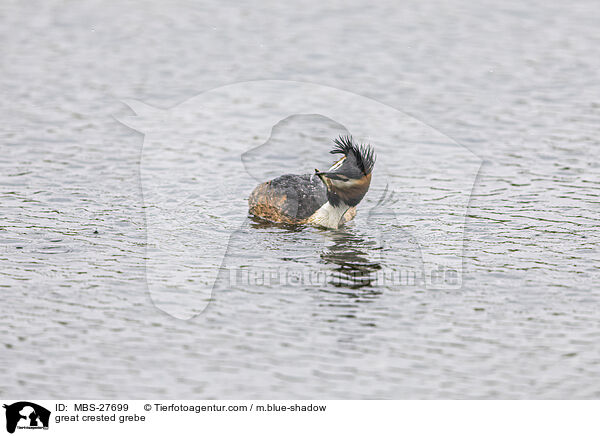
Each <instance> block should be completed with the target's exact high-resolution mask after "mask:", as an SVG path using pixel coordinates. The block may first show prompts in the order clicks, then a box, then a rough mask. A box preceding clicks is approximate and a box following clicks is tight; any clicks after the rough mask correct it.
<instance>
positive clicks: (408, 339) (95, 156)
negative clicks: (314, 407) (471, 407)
mask: <svg viewBox="0 0 600 436" xmlns="http://www.w3.org/2000/svg"><path fill="white" fill-rule="evenodd" d="M0 8H1V9H2V14H0V15H1V16H2V19H1V21H0V34H1V37H2V41H4V44H3V56H2V58H1V59H0V70H1V71H2V75H1V76H0V87H1V89H2V91H3V97H4V98H3V99H2V100H1V101H0V114H1V115H2V120H3V125H2V128H1V129H0V135H1V141H0V144H1V146H2V154H1V155H0V185H1V191H0V198H1V203H0V204H1V205H2V221H1V222H0V248H1V252H0V266H1V268H0V287H1V292H2V312H1V313H2V319H3V322H2V324H1V325H0V346H1V347H2V352H1V353H0V368H2V370H3V374H4V377H3V378H2V380H1V381H0V396H3V397H12V398H25V397H31V398H45V397H53V398H68V397H77V398H98V397H101V398H118V397H128V398H148V397H164V398H289V397H295V398H597V397H598V396H599V395H600V383H599V382H597V380H600V353H599V352H600V345H599V344H600V320H599V316H598V314H599V311H598V309H599V303H600V286H599V284H600V280H599V266H600V256H599V254H598V248H597V247H598V242H599V237H598V231H597V228H598V204H599V201H598V196H597V193H598V187H599V183H600V179H599V174H600V165H599V164H598V160H597V153H596V152H595V151H596V150H595V147H597V146H598V139H597V138H598V117H599V116H600V97H599V95H600V93H599V91H600V85H599V83H598V74H597V71H598V70H599V68H600V56H598V55H599V53H598V47H599V43H600V36H599V35H598V32H597V25H596V23H597V22H599V18H600V17H599V15H600V10H599V8H598V7H597V5H595V4H594V2H591V1H589V2H588V1H579V2H575V3H574V4H571V5H569V7H558V6H556V7H555V6H550V5H547V4H545V3H544V2H529V3H522V2H508V3H507V2H502V4H501V5H498V4H481V5H474V4H471V3H470V2H460V1H452V2H450V3H448V2H445V3H441V2H440V3H435V2H415V3H414V4H410V5H405V6H396V5H395V4H394V3H393V2H390V3H389V4H387V5H381V6H379V7H374V6H367V5H366V4H363V3H359V2H356V3H352V4H348V2H339V3H335V4H331V3H328V4H323V3H316V4H314V5H313V7H311V8H308V7H307V8H302V9H294V8H293V7H292V6H291V5H284V4H282V3H273V4H271V5H265V8H264V10H259V9H257V8H256V7H255V6H254V5H251V4H246V5H233V4H232V5H220V4H219V3H216V2H215V3H206V4H204V5H203V6H190V5H184V4H169V6H167V5H166V4H164V5H163V4H162V3H160V2H156V3H148V4H144V6H143V7H142V6H140V5H136V4H129V5H116V4H112V5H111V4H106V3H104V2H97V3H87V4H86V5H85V7H84V6H83V5H78V4H73V3H65V2H60V1H54V2H40V3H39V4H33V3H27V4H25V3H23V4H20V3H16V2H14V3H10V2H4V3H3V4H2V6H0ZM273 78H276V79H285V80H297V81H302V82H312V83H316V84H320V85H327V86H331V87H334V88H339V89H345V90H349V91H352V92H353V93H356V94H358V95H362V96H366V97H369V98H371V99H375V100H377V101H380V102H382V103H385V104H387V105H390V106H392V107H394V108H397V109H399V110H401V111H403V112H405V113H407V114H408V115H410V116H412V117H415V118H416V119H418V120H420V121H422V122H423V123H424V125H427V126H430V128H431V130H432V131H435V132H441V133H442V134H444V135H447V136H448V137H451V138H452V139H453V140H455V141H456V142H457V143H459V144H461V145H462V146H464V147H466V148H467V149H469V150H471V151H472V152H473V153H475V154H476V155H477V156H479V157H480V158H481V159H482V160H483V165H482V167H481V170H480V171H479V173H478V176H477V179H476V183H475V185H474V188H473V192H472V195H471V196H470V202H469V209H468V215H467V217H466V221H465V232H464V239H465V246H464V252H463V256H462V259H463V274H462V287H461V288H460V289H445V290H431V289H427V288H425V287H423V286H419V285H418V284H417V285H412V286H402V287H394V286H382V285H374V284H373V283H372V282H371V280H370V279H371V277H372V276H373V274H375V273H377V271H381V270H385V269H386V268H393V267H397V266H406V265H411V266H414V267H415V268H417V269H418V268H419V267H420V265H421V259H422V253H421V247H420V245H419V243H418V241H415V238H414V234H415V228H414V226H413V224H414V222H415V221H418V220H419V219H421V218H426V217H427V216H429V217H430V214H425V213H424V210H422V209H413V208H410V207H407V208H406V209H407V211H406V214H403V215H400V216H396V217H395V219H396V221H398V222H399V223H400V224H399V225H398V226H395V225H394V226H390V225H389V221H388V215H386V214H382V215H378V216H377V217H376V218H377V219H375V220H372V221H370V220H368V219H367V218H368V216H369V214H368V211H369V210H371V208H372V206H373V205H374V204H376V202H377V200H378V198H379V194H380V192H381V189H383V187H381V186H374V189H373V190H372V192H370V193H369V196H368V197H367V198H366V199H365V201H364V204H361V206H360V207H359V215H358V216H357V219H356V222H355V223H353V224H352V225H350V226H348V227H347V228H346V229H343V230H340V231H337V232H332V231H324V230H318V229H313V228H287V227H277V226H264V225H263V224H261V223H257V222H254V221H252V220H249V219H246V216H245V215H243V214H242V216H241V218H240V219H241V221H240V222H241V223H242V224H243V225H241V226H239V227H237V228H236V229H237V230H236V231H235V232H233V237H232V240H231V241H232V242H231V244H230V245H229V247H228V256H227V265H234V266H238V267H239V266H240V265H242V266H243V265H244V263H246V264H247V265H250V266H252V265H257V264H258V265H260V266H261V268H265V269H280V268H284V269H289V270H292V271H298V270H300V271H306V270H309V271H322V272H325V273H328V274H330V277H333V278H335V280H332V281H327V282H325V283H315V284H311V285H303V284H288V285H286V286H277V285H274V284H269V285H258V284H255V285H253V286H246V285H235V286H228V287H222V288H220V289H217V290H218V292H215V295H214V299H213V301H212V302H211V303H210V304H209V306H208V308H207V309H206V310H205V311H204V312H203V313H202V314H200V315H198V316H196V317H194V318H192V319H190V320H180V319H177V318H174V317H172V316H170V315H168V314H166V313H165V312H163V311H160V310H158V309H157V307H156V306H155V304H154V303H153V301H152V299H151V294H150V292H149V290H148V284H147V280H146V271H145V265H146V262H147V259H148V253H147V248H146V241H147V236H148V234H147V221H146V217H147V213H146V212H147V210H148V208H149V207H152V206H156V205H153V204H152V203H148V199H147V198H146V199H145V200H146V201H144V199H143V197H142V186H141V184H140V180H141V179H140V156H141V152H140V150H141V146H142V143H143V142H144V136H143V135H142V134H140V133H136V132H134V131H132V130H131V129H130V128H128V127H126V126H125V125H123V124H121V123H119V122H118V121H116V120H115V117H116V118H119V119H122V118H124V117H127V116H129V115H131V111H130V110H129V109H128V108H127V107H126V106H125V105H124V104H123V103H121V102H120V100H122V99H127V98H135V99H139V100H142V101H145V102H147V103H149V104H153V105H155V106H158V107H161V108H170V107H173V106H175V105H178V104H180V103H181V102H183V101H185V100H187V99H189V98H192V97H194V96H196V95H198V94H200V93H201V92H203V91H206V90H210V89H212V88H215V87H218V86H222V85H226V84H230V83H236V82H241V81H247V80H258V79H273ZM234 97H235V96H234ZM272 98H273V100H274V101H275V100H277V99H279V98H280V96H278V95H273V96H272ZM228 103H229V104H230V106H231V108H236V107H238V105H243V104H245V102H244V101H235V98H233V97H232V100H231V101H230V102H228ZM192 121H193V122H192V125H193V123H195V120H192ZM258 121H259V120H256V119H254V118H253V117H252V114H248V119H247V120H245V124H244V125H243V126H241V127H240V132H243V129H244V128H245V127H246V126H252V125H253V124H255V123H257V122H258ZM198 125H202V129H201V130H202V134H204V135H209V136H210V135H213V136H215V137H216V136H218V133H219V132H222V131H223V126H217V125H214V124H210V123H208V124H206V123H204V124H202V123H201V121H198ZM280 127H281V128H282V130H281V132H282V133H281V134H280V135H279V136H277V135H275V134H274V136H273V137H274V139H275V140H276V143H277V144H278V146H279V147H280V148H279V149H278V150H282V153H281V154H280V155H279V156H278V155H277V154H275V155H273V156H269V155H268V154H267V155H265V154H258V155H254V157H255V159H252V157H253V156H252V155H248V158H249V160H248V161H247V162H246V164H247V165H249V166H250V170H249V172H250V173H251V175H252V176H255V174H253V173H252V171H254V169H258V170H260V171H261V173H260V174H261V175H263V176H267V175H268V176H273V175H278V174H277V172H278V170H279V169H283V168H285V167H286V165H289V164H290V159H293V156H294V155H295V153H294V152H295V148H294V147H296V145H295V144H298V142H293V143H292V141H290V143H287V142H286V141H285V139H286V138H300V137H302V138H305V139H304V140H305V141H306V143H307V144H308V143H312V142H318V141H320V140H321V139H322V138H324V137H326V136H328V135H329V134H330V133H331V134H333V133H338V132H340V131H343V129H349V130H352V129H353V126H347V125H344V126H340V125H338V124H335V123H331V122H330V121H328V120H326V119H323V118H320V117H308V118H307V117H295V118H293V119H290V120H287V122H286V123H284V124H283V125H282V126H280ZM191 128H192V127H190V129H191ZM384 129H385V128H384ZM234 131H235V132H234V133H238V132H237V131H236V130H235V129H234ZM188 133H189V132H188ZM241 134H242V133H240V135H241ZM397 135H398V138H399V139H402V138H404V137H407V135H408V133H406V132H397ZM408 136H409V135H408ZM186 137H187V136H186ZM277 141H278V142H277ZM384 146H385V145H384V144H382V145H381V147H384ZM429 146H432V145H431V144H429ZM228 147H231V146H228V145H227V144H220V146H219V147H215V148H214V149H213V152H214V155H215V156H216V157H217V158H218V159H219V160H220V161H221V162H223V165H225V167H224V169H233V168H239V167H240V165H241V159H240V158H239V155H235V153H234V151H235V150H233V149H232V148H228ZM250 148H251V147H250V146H249V149H250ZM401 149H402V150H406V149H410V144H409V143H408V142H407V143H406V144H402V148H401ZM438 152H439V153H443V148H442V147H440V149H439V150H438ZM194 156H195V155H194ZM290 156H291V157H290ZM271 157H272V159H271ZM315 158H316V157H315ZM327 158H328V157H327V156H325V157H324V159H327ZM194 159H196V157H195V158H194ZM318 159H322V157H318ZM381 164H382V162H381V161H380V162H378V165H381ZM444 165H446V167H447V168H448V171H449V172H451V171H452V170H459V169H460V166H457V164H453V162H452V161H447V160H444ZM200 167H201V165H200ZM376 168H378V167H376ZM412 168H413V169H412V170H411V169H410V168H408V169H405V168H402V171H400V170H398V169H397V168H391V169H390V168H388V169H389V170H390V172H391V176H390V177H394V178H396V179H395V180H397V181H402V182H406V183H405V184H404V186H405V189H404V190H401V191H400V192H399V193H398V194H399V195H405V196H406V197H404V198H411V197H410V196H411V195H418V194H425V191H424V189H425V188H423V187H419V186H418V185H415V184H411V183H410V181H411V180H416V178H415V177H411V176H413V175H414V174H419V173H420V172H424V173H426V172H429V171H433V170H436V169H438V170H439V167H437V166H435V165H433V164H432V163H431V162H430V161H426V162H424V163H422V164H421V165H420V166H419V165H412ZM311 169H312V168H310V167H309V168H308V170H311ZM203 171H204V172H205V173H210V172H211V171H213V168H208V167H207V168H205V169H203ZM413 171H414V173H412V174H411V172H413ZM242 173H243V174H242ZM388 175H389V174H388ZM255 177H256V176H255ZM374 180H376V178H374ZM380 181H381V179H380ZM250 183H251V179H250V178H249V176H248V173H247V172H233V171H232V172H231V179H230V183H229V184H228V186H239V185H241V186H242V187H245V185H247V184H250ZM252 183H254V182H252ZM377 183H379V182H377ZM252 187H253V186H248V189H247V191H248V192H249V191H250V190H251V189H252ZM434 187H435V186H434ZM434 187H433V188H434ZM431 188H432V187H430V189H431ZM401 198H402V197H401ZM243 200H244V199H243V198H241V199H240V201H241V202H242V203H243ZM239 204H241V203H238V202H235V203H234V202H232V203H226V204H223V206H222V207H223V208H222V213H223V214H224V215H225V216H229V215H231V216H234V217H240V212H239V207H240V206H239ZM453 211H454V209H453V208H452V205H447V207H446V208H445V209H444V210H443V211H442V213H443V215H444V216H451V215H452V213H453ZM206 212H207V211H206V210H203V209H202V205H201V204H200V205H198V212H197V213H198V216H204V214H205V213H206ZM189 218H190V216H189V215H186V216H185V219H189ZM185 222H186V221H185V220H184V224H185ZM433 227H434V228H433V230H434V231H435V230H438V231H439V232H440V233H444V231H445V228H444V227H441V224H440V227H439V228H435V226H433ZM195 230H197V231H201V232H206V234H207V235H209V236H210V235H214V234H216V232H217V230H216V227H214V226H213V227H207V228H202V227H201V228H198V229H195ZM153 234H155V233H153ZM382 234H383V235H385V237H382V236H381V235H382ZM159 235H160V234H159ZM190 235H192V233H190ZM190 238H191V236H190ZM390 238H393V240H394V243H393V244H391V245H392V246H393V247H394V249H393V250H389V249H388V250H386V249H385V247H386V246H385V242H386V241H390ZM163 242H165V243H167V242H168V241H166V240H165V241H163ZM187 242H193V240H192V239H190V240H189V241H187ZM398 247H401V248H398ZM439 250H440V252H439V253H437V254H444V250H445V247H444V246H442V245H440V248H439ZM166 267H167V269H168V267H169V265H166ZM221 279H222V278H221ZM221 283H222V282H221ZM180 303H181V300H180V301H179V302H178V301H177V300H176V299H174V301H173V302H172V304H175V305H176V304H180Z"/></svg>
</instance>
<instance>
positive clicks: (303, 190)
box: [248, 136, 375, 229]
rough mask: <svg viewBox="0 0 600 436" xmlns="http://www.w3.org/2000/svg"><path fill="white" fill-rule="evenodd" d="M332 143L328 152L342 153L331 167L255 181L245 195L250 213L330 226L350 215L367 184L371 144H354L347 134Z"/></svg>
mask: <svg viewBox="0 0 600 436" xmlns="http://www.w3.org/2000/svg"><path fill="white" fill-rule="evenodd" d="M334 144H335V147H334V148H333V150H331V151H330V153H331V154H342V155H343V156H342V157H341V159H339V160H338V161H337V162H335V163H334V164H333V165H332V166H331V168H329V169H328V170H327V171H319V170H315V172H314V174H303V175H295V174H285V175H283V176H280V177H278V178H276V179H273V180H270V181H268V182H265V183H262V184H260V185H258V186H257V187H256V188H255V189H254V191H252V194H250V198H249V199H248V204H249V207H250V213H251V214H253V215H255V216H258V217H261V218H264V219H267V220H269V221H275V222H284V223H292V224H305V223H310V224H314V225H318V226H322V227H327V228H332V229H337V228H338V227H339V226H340V225H342V224H343V223H345V222H347V221H349V220H351V219H352V218H354V216H355V215H356V206H357V205H358V203H360V201H361V200H362V199H363V197H364V196H365V194H366V193H367V191H368V190H369V186H370V184H371V173H372V171H373V166H374V165H375V154H374V151H373V147H371V146H370V145H359V144H356V143H354V141H353V140H352V137H351V136H340V137H338V138H336V139H335V140H334ZM314 175H317V176H318V177H314Z"/></svg>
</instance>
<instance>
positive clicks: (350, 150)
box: [315, 136, 375, 206]
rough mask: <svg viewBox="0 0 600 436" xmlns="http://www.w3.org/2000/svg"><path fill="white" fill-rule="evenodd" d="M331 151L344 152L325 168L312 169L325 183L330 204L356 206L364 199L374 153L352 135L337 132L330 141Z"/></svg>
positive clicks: (333, 152)
mask: <svg viewBox="0 0 600 436" xmlns="http://www.w3.org/2000/svg"><path fill="white" fill-rule="evenodd" d="M333 142H334V143H335V148H334V149H333V150H331V152H330V153H332V154H337V153H340V154H343V155H344V156H343V157H342V158H341V159H340V160H338V161H337V162H336V163H335V164H333V166H332V167H331V168H329V170H328V171H323V172H321V171H319V170H315V174H317V175H318V176H319V178H320V179H321V180H322V181H323V183H325V186H327V199H328V200H329V203H331V205H332V206H337V205H338V204H339V203H342V202H343V203H345V204H347V205H348V206H356V205H357V204H358V203H360V201H361V200H362V199H363V197H364V196H365V194H366V193H367V191H368V190H369V185H370V184H371V172H372V171H373V166H374V165H375V154H374V152H373V147H371V146H370V145H359V144H355V143H354V142H353V140H352V137H351V136H340V137H339V138H337V139H335V140H334V141H333Z"/></svg>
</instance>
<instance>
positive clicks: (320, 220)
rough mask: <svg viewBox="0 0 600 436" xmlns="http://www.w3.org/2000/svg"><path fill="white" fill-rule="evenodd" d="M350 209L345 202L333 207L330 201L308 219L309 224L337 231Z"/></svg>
mask: <svg viewBox="0 0 600 436" xmlns="http://www.w3.org/2000/svg"><path fill="white" fill-rule="evenodd" d="M348 209H350V206H348V205H347V204H345V203H344V202H343V201H340V202H339V203H338V204H337V205H336V206H332V205H331V203H329V201H328V202H326V203H325V204H324V205H323V206H321V207H320V208H319V209H318V210H317V211H316V212H315V213H313V214H312V215H311V216H310V218H308V222H309V223H311V224H315V225H317V226H322V227H327V228H329V229H337V228H339V226H340V223H341V221H342V217H343V216H344V214H345V213H346V212H347V211H348Z"/></svg>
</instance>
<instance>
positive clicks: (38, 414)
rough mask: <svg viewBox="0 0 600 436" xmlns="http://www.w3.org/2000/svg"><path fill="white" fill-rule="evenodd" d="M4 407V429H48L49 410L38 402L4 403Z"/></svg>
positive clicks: (12, 431)
mask: <svg viewBox="0 0 600 436" xmlns="http://www.w3.org/2000/svg"><path fill="white" fill-rule="evenodd" d="M4 408H5V409H6V431H8V432H9V433H14V432H15V430H16V429H17V428H18V429H28V430H35V429H44V430H47V429H48V424H49V421H50V411H49V410H48V409H46V408H44V407H42V406H40V405H38V404H35V403H30V402H28V401H19V402H17V403H13V404H11V405H6V404H5V405H4Z"/></svg>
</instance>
